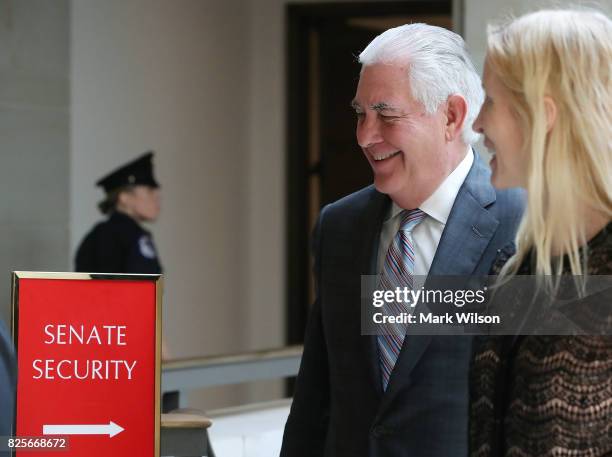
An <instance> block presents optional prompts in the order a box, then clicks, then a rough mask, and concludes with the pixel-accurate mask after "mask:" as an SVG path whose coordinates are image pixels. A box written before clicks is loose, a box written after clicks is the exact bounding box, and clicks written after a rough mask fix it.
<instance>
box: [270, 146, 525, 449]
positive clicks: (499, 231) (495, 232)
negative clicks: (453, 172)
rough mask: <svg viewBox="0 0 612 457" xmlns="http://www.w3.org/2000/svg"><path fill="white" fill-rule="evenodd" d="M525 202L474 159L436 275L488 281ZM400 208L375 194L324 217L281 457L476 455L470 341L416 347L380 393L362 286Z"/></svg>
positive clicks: (404, 353) (359, 196)
mask: <svg viewBox="0 0 612 457" xmlns="http://www.w3.org/2000/svg"><path fill="white" fill-rule="evenodd" d="M523 201H524V198H523V195H522V192H521V191H518V190H510V191H501V192H499V191H496V190H495V189H494V188H493V187H492V186H491V184H490V171H489V169H488V167H487V166H486V165H484V164H483V162H482V161H481V160H480V159H479V158H478V157H475V160H474V164H473V165H472V168H471V169H470V172H469V173H468V176H467V177H466V180H465V182H464V183H463V185H462V187H461V189H460V190H459V193H458V195H457V198H456V200H455V203H454V205H453V208H452V210H451V213H450V215H449V218H448V221H447V224H446V227H445V229H444V232H443V233H442V238H441V239H440V244H439V245H438V249H437V251H436V254H435V256H434V259H433V262H432V265H431V268H430V272H429V275H430V276H432V275H483V276H484V275H487V274H488V272H489V268H490V266H491V263H492V262H493V260H494V258H495V255H496V253H497V251H498V249H501V248H502V247H504V246H505V245H507V244H508V243H509V242H511V241H512V240H513V238H514V235H515V232H516V229H517V226H518V223H519V221H520V218H521V215H522V212H523ZM390 203H391V201H390V199H389V198H388V197H387V196H386V195H384V194H381V193H379V192H377V191H376V190H375V189H374V187H373V186H370V187H367V188H365V189H362V190H361V191H358V192H356V193H354V194H352V195H349V196H348V197H345V198H343V199H341V200H339V201H337V202H335V203H332V204H330V205H328V206H326V207H325V208H323V210H322V211H321V215H320V217H319V221H318V225H317V228H316V229H315V245H314V251H315V268H314V269H315V275H316V280H317V299H316V301H315V303H314V305H313V308H312V310H311V313H310V317H309V323H308V328H307V330H306V340H305V343H304V354H303V357H302V363H301V367H300V372H299V375H298V379H297V383H296V390H295V395H294V399H293V404H292V406H291V412H290V415H289V418H288V420H287V424H286V426H285V435H284V439H283V447H282V451H281V456H283V457H298V456H323V455H325V456H330V457H349V456H350V457H360V456H364V457H365V456H372V457H396V456H408V457H462V456H466V455H467V433H468V432H467V417H468V366H469V359H470V353H471V342H472V338H471V337H469V336H436V337H433V336H414V335H413V336H410V335H408V336H407V337H406V340H405V343H404V346H403V347H402V350H401V352H400V355H399V358H398V361H397V363H396V365H395V368H394V370H393V372H392V374H391V378H390V380H389V386H388V388H387V390H386V391H385V392H383V391H382V387H381V381H380V372H379V362H378V349H377V342H376V336H361V320H360V319H361V315H360V312H361V309H360V288H361V285H360V278H361V275H366V274H376V271H375V262H374V261H373V259H375V258H376V254H377V252H378V242H379V238H380V231H381V227H382V223H383V220H384V217H385V215H386V214H387V212H388V210H389V206H390Z"/></svg>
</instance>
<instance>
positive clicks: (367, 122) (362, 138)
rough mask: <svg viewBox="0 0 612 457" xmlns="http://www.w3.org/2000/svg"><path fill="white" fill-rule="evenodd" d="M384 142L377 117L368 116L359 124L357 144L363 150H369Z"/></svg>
mask: <svg viewBox="0 0 612 457" xmlns="http://www.w3.org/2000/svg"><path fill="white" fill-rule="evenodd" d="M381 141H382V136H381V132H380V125H379V122H378V120H377V119H376V116H366V115H364V117H363V118H361V120H360V121H359V122H357V143H359V146H361V147H362V148H367V147H368V146H371V145H373V144H376V143H380V142H381Z"/></svg>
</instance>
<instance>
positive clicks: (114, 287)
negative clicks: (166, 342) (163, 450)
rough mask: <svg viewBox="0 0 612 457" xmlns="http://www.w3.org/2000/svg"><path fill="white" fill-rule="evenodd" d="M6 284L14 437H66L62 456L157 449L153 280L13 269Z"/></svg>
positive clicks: (142, 454)
mask: <svg viewBox="0 0 612 457" xmlns="http://www.w3.org/2000/svg"><path fill="white" fill-rule="evenodd" d="M13 291H14V293H13V313H14V315H13V332H14V333H13V337H14V339H15V343H16V347H17V364H18V378H17V403H16V406H17V407H16V421H15V423H16V428H15V433H14V434H15V435H16V436H24V437H25V436H27V437H43V436H44V437H48V438H57V437H67V438H68V443H69V449H68V450H67V451H65V452H60V454H59V455H62V456H79V457H83V456H87V457H96V456H104V457H107V456H113V457H122V456H125V457H128V456H129V457H134V456H138V457H157V456H159V418H160V410H159V408H160V404H159V400H160V371H159V368H160V328H161V326H160V323H161V315H160V308H161V299H160V297H161V280H160V277H159V276H158V275H92V276H90V275H88V274H81V273H66V274H63V273H23V272H20V273H15V274H14V283H13ZM30 455H32V456H33V457H43V456H46V455H49V456H58V450H53V449H49V451H48V452H47V451H41V450H40V449H36V450H33V451H28V450H26V449H24V448H22V450H19V451H17V456H19V457H27V456H30Z"/></svg>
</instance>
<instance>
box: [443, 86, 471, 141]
mask: <svg viewBox="0 0 612 457" xmlns="http://www.w3.org/2000/svg"><path fill="white" fill-rule="evenodd" d="M466 116H467V102H466V101H465V98H463V96H461V95H458V94H454V95H451V96H450V97H448V99H447V100H446V131H445V135H444V136H445V138H446V141H449V142H450V141H453V140H455V138H457V136H458V135H459V134H461V130H462V128H463V124H464V123H465V118H466Z"/></svg>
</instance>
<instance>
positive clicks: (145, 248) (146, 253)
mask: <svg viewBox="0 0 612 457" xmlns="http://www.w3.org/2000/svg"><path fill="white" fill-rule="evenodd" d="M138 247H139V248H140V253H141V254H142V256H143V257H146V258H147V259H154V258H155V257H157V253H156V252H155V246H153V241H151V238H149V237H148V236H147V235H143V236H141V237H140V239H139V240H138Z"/></svg>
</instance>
